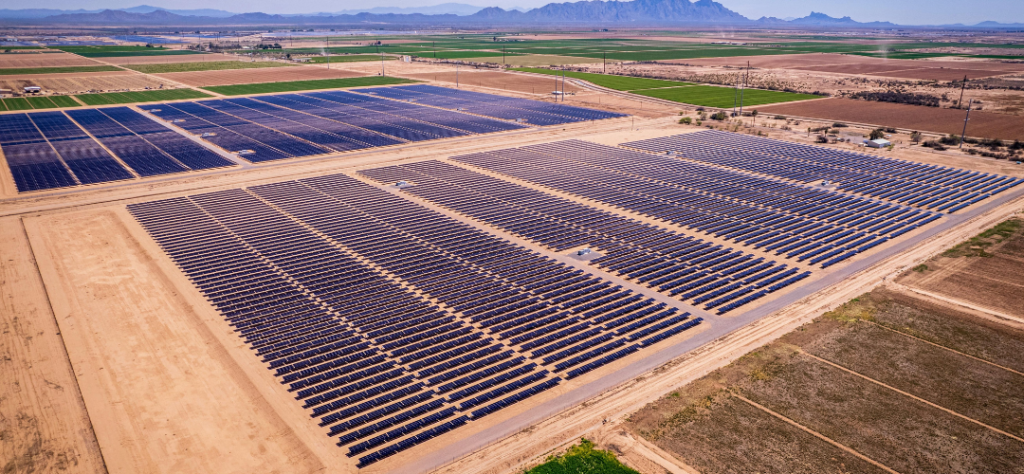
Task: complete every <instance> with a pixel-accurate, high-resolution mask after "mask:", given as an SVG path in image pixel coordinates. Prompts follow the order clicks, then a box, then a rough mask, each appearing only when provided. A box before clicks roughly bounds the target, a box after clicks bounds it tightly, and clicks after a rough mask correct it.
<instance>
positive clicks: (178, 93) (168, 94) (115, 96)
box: [75, 89, 210, 105]
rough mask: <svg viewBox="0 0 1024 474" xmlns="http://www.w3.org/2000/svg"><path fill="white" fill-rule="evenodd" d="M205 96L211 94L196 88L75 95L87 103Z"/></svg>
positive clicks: (101, 103)
mask: <svg viewBox="0 0 1024 474" xmlns="http://www.w3.org/2000/svg"><path fill="white" fill-rule="evenodd" d="M203 97H210V95H209V94H204V93H202V92H199V91H197V90H194V89H166V90H157V91H136V92H108V93H104V94H82V95H76V96H75V98H77V99H78V100H80V101H82V102H84V103H85V104H86V105H109V104H127V103H131V102H156V101H160V100H182V99H199V98H203Z"/></svg>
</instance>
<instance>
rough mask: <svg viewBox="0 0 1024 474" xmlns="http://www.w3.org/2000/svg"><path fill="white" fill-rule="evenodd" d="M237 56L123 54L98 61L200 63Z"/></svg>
mask: <svg viewBox="0 0 1024 474" xmlns="http://www.w3.org/2000/svg"><path fill="white" fill-rule="evenodd" d="M239 60H240V59H239V56H235V55H233V54H219V53H203V54H182V55H170V56H125V57H117V58H100V59H99V61H103V62H105V63H110V64H118V65H128V64H170V63H201V62H206V61H209V62H213V61H239Z"/></svg>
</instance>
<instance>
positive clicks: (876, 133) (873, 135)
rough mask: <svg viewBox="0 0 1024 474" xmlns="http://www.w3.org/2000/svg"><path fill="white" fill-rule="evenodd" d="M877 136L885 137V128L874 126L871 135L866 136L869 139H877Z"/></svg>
mask: <svg viewBox="0 0 1024 474" xmlns="http://www.w3.org/2000/svg"><path fill="white" fill-rule="evenodd" d="M879 138H885V130H882V129H880V128H876V129H874V130H872V131H871V135H869V136H868V139H869V140H878V139H879Z"/></svg>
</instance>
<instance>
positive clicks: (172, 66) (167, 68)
mask: <svg viewBox="0 0 1024 474" xmlns="http://www.w3.org/2000/svg"><path fill="white" fill-rule="evenodd" d="M288 66H294V64H289V63H281V62H275V61H210V62H199V63H197V62H187V63H165V64H133V65H130V66H127V67H128V69H132V70H135V71H139V72H142V73H146V74H160V73H169V72H192V71H220V70H225V69H259V68H267V67H288Z"/></svg>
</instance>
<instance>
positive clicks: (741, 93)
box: [740, 61, 750, 117]
mask: <svg viewBox="0 0 1024 474" xmlns="http://www.w3.org/2000/svg"><path fill="white" fill-rule="evenodd" d="M749 77H750V61H747V73H746V75H744V76H743V88H742V89H740V117H742V116H743V91H744V90H746V88H747V78H749Z"/></svg>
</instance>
